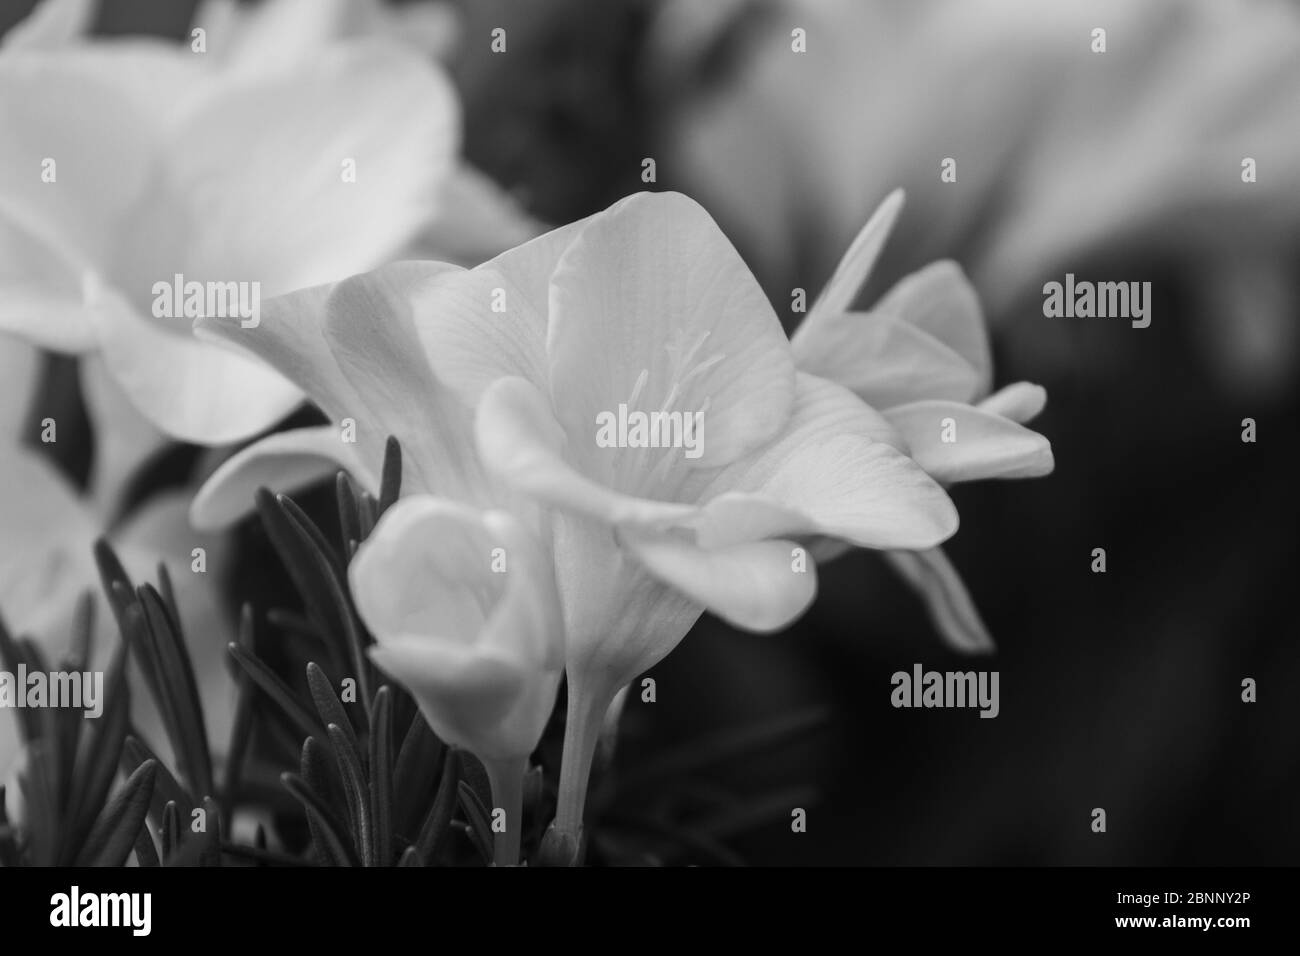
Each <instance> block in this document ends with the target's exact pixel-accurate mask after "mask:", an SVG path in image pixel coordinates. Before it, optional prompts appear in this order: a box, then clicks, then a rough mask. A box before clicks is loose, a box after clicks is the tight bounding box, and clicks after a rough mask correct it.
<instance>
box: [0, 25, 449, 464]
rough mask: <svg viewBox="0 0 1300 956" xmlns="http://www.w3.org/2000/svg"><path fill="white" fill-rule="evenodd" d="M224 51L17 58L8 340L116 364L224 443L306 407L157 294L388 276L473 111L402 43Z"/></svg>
mask: <svg viewBox="0 0 1300 956" xmlns="http://www.w3.org/2000/svg"><path fill="white" fill-rule="evenodd" d="M21 39H22V37H21V36H20V40H21ZM205 56H206V54H200V53H195V52H192V50H191V48H190V47H189V46H182V45H176V44H171V43H165V42H161V41H153V40H146V39H141V38H132V39H102V40H87V41H68V42H65V43H61V44H58V43H55V44H44V45H42V44H40V43H34V42H32V41H31V40H30V38H29V39H28V40H27V41H25V42H18V43H11V44H7V45H6V46H5V48H4V49H3V50H0V127H2V128H3V129H4V131H5V135H4V137H3V139H2V140H0V250H2V251H3V252H4V253H5V255H4V256H3V257H0V333H3V332H10V333H17V334H19V335H22V336H24V337H26V338H28V339H30V340H31V341H33V342H35V343H36V344H38V345H41V346H43V347H45V348H51V349H55V350H59V351H64V352H76V353H85V352H90V351H98V352H100V353H102V355H103V357H104V359H105V361H106V363H107V366H108V368H109V370H110V372H111V373H112V375H113V377H114V378H115V379H116V380H117V382H118V383H119V384H120V386H121V387H122V388H123V389H124V390H125V391H126V393H127V395H128V396H129V397H130V399H131V401H132V403H133V404H134V405H135V407H136V408H138V409H139V411H140V412H141V413H143V414H144V415H145V416H146V417H148V418H149V419H150V420H151V421H152V422H154V423H155V424H156V425H157V426H158V427H160V428H162V429H163V430H165V431H166V432H168V433H169V434H171V435H174V436H176V437H179V438H182V439H186V440H190V441H196V442H201V443H206V444H222V443H228V442H232V441H236V440H239V439H242V438H246V437H248V436H250V435H252V434H255V433H256V432H258V431H261V430H263V429H265V428H266V427H268V426H269V425H272V424H274V423H275V422H276V421H277V420H279V419H280V418H282V417H283V416H284V415H285V414H286V413H287V412H288V411H289V410H290V409H292V408H293V407H294V406H295V405H296V404H297V403H298V402H299V401H300V400H301V393H300V392H299V390H298V389H297V388H296V387H295V386H294V385H292V384H291V383H289V382H288V381H286V380H285V379H284V378H283V377H282V376H280V375H278V374H277V373H275V372H273V371H271V370H269V369H267V368H266V367H265V366H264V365H263V364H262V363H259V362H256V361H253V360H250V359H249V358H248V357H247V356H244V355H240V354H237V353H235V352H232V351H231V350H229V349H224V348H221V347H214V346H212V345H210V344H208V343H204V342H200V341H198V340H197V339H195V338H194V337H193V336H192V335H191V333H190V324H191V318H187V317H185V316H177V317H169V318H160V317H156V315H155V312H154V306H155V305H156V302H157V292H156V290H155V288H154V287H155V283H159V282H162V283H168V284H170V283H171V282H172V281H173V277H174V276H175V275H177V274H179V275H182V276H183V277H184V280H185V281H186V282H199V283H204V284H206V283H209V282H212V283H216V282H220V283H228V282H241V283H244V282H246V283H249V284H250V286H249V287H250V288H251V287H252V286H251V284H252V283H257V284H258V287H259V290H260V296H261V297H262V298H263V299H265V298H267V297H270V296H274V295H277V294H280V293H283V292H287V291H290V290H292V289H296V288H301V287H304V286H311V285H314V284H317V283H321V282H325V281H330V280H333V279H337V278H338V277H340V276H345V275H348V274H349V273H351V272H354V271H356V270H358V269H362V268H367V267H369V266H373V265H375V264H377V263H379V262H382V261H384V260H385V259H387V258H389V257H391V256H393V255H394V254H396V253H398V252H399V251H400V250H401V249H403V248H404V247H405V246H406V244H407V243H409V242H410V241H411V240H412V239H413V238H414V237H415V236H416V235H417V234H418V233H419V232H420V231H421V230H422V229H423V228H424V227H425V226H426V225H427V223H428V222H429V221H430V219H431V218H432V217H433V216H434V215H435V214H436V213H437V211H438V204H439V199H440V187H441V185H442V183H443V182H444V181H445V180H446V179H447V178H448V177H449V176H450V175H452V173H453V171H454V169H455V157H456V153H457V150H458V146H459V115H458V108H457V103H456V99H455V96H454V93H453V91H452V89H451V87H450V84H449V83H448V82H447V80H446V79H445V78H444V77H443V75H442V73H441V71H440V70H439V69H438V68H437V67H435V66H434V65H433V64H432V63H431V62H430V61H428V60H427V58H425V57H423V56H421V55H420V54H418V53H416V52H414V51H413V50H411V49H409V48H408V47H406V46H404V45H401V44H395V43H391V42H389V43H385V42H382V41H378V40H373V39H368V40H361V41H339V42H331V43H326V44H323V45H321V46H320V47H319V48H318V49H316V50H315V51H314V53H313V55H312V56H310V57H309V58H306V59H304V60H301V61H291V62H289V63H286V64H284V65H277V64H276V63H275V62H273V61H272V62H260V63H258V64H257V65H256V66H248V67H243V66H238V65H231V66H223V65H222V64H221V63H220V58H219V57H218V58H216V59H214V60H212V61H209V60H207V59H205ZM351 170H355V177H351V176H350V171H351ZM352 179H354V180H355V181H352Z"/></svg>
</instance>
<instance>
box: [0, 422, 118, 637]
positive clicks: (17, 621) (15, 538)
mask: <svg viewBox="0 0 1300 956" xmlns="http://www.w3.org/2000/svg"><path fill="white" fill-rule="evenodd" d="M0 529H3V531H2V533H0V614H3V615H4V619H5V622H6V623H7V624H8V626H9V629H10V631H11V632H13V633H14V634H16V635H30V636H31V637H33V638H34V639H35V640H36V641H37V642H38V643H40V644H42V645H43V646H44V648H45V650H46V651H47V652H49V653H50V654H51V656H55V655H57V654H59V653H62V652H63V650H64V649H65V648H66V647H67V643H68V638H69V634H70V633H71V632H70V625H71V622H72V611H73V606H74V604H75V602H76V600H77V598H78V597H79V596H80V595H81V593H82V592H83V591H84V590H86V589H93V588H94V587H95V584H94V582H95V580H96V575H95V565H94V560H93V558H92V556H91V546H92V544H93V543H94V540H95V537H96V535H97V534H98V530H99V525H98V522H97V521H96V519H95V516H94V515H93V514H92V513H91V512H90V510H89V509H88V508H87V507H86V506H85V505H84V504H83V503H82V501H81V500H80V499H79V498H78V496H77V494H76V491H75V490H74V489H73V487H72V485H71V484H70V483H69V482H68V480H67V479H66V478H65V477H64V476H63V474H62V473H61V472H60V471H59V470H58V469H57V468H56V467H55V466H54V465H53V464H52V463H51V462H49V461H48V460H47V459H46V458H45V457H44V456H43V455H41V454H39V453H37V452H35V451H33V450H30V449H27V448H23V447H10V448H6V449H5V450H4V453H3V454H0Z"/></svg>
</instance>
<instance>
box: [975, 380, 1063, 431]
mask: <svg viewBox="0 0 1300 956" xmlns="http://www.w3.org/2000/svg"><path fill="white" fill-rule="evenodd" d="M1046 405H1047V389H1045V388H1043V386H1041V385H1035V384H1033V383H1032V382H1015V383H1014V384H1011V385H1008V386H1006V387H1005V388H1000V389H998V390H997V391H996V392H994V393H993V394H992V395H990V396H989V397H988V398H986V399H984V401H982V402H980V403H979V405H978V406H976V407H977V408H979V409H980V410H982V411H986V412H988V413H989V414H990V415H1001V416H1002V417H1003V418H1009V419H1011V420H1012V421H1013V422H1018V423H1019V424H1021V425H1024V424H1026V423H1028V422H1031V421H1033V420H1034V419H1035V418H1037V417H1038V415H1039V413H1040V412H1042V410H1043V408H1044V407H1045V406H1046Z"/></svg>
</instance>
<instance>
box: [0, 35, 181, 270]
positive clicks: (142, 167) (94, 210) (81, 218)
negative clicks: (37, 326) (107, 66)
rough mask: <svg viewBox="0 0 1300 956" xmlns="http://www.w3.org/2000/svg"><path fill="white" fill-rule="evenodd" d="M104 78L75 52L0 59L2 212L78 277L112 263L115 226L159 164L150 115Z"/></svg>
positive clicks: (116, 236)
mask: <svg viewBox="0 0 1300 956" xmlns="http://www.w3.org/2000/svg"><path fill="white" fill-rule="evenodd" d="M100 59H102V58H100ZM100 59H97V60H96V61H95V62H96V64H97V63H99V62H100ZM100 72H101V71H100V70H99V69H97V68H95V67H94V66H92V65H90V64H88V63H83V62H82V61H81V59H80V58H79V56H78V51H77V50H75V49H74V50H70V51H68V52H58V53H43V52H42V53H36V52H26V51H21V50H20V51H8V50H6V51H5V55H4V56H3V57H0V129H3V130H4V136H3V137H2V138H0V214H2V215H4V216H5V217H6V218H7V219H8V221H9V222H10V223H11V224H14V225H17V226H18V227H19V228H21V229H23V230H25V231H26V232H27V233H28V234H29V235H31V236H33V237H35V238H36V239H37V241H39V242H41V243H42V244H45V245H46V246H48V247H49V248H53V249H58V250H59V251H60V253H62V254H63V255H64V256H65V257H66V259H67V261H68V262H69V263H71V264H72V265H73V274H74V275H76V276H77V277H78V278H79V277H80V274H81V272H82V271H83V270H84V269H88V268H96V269H101V270H103V269H106V268H107V266H108V264H109V262H110V261H111V260H112V259H113V257H114V255H115V254H116V252H117V249H118V247H119V245H120V244H121V243H122V241H123V237H122V236H121V235H120V233H119V230H118V229H117V228H116V227H117V226H118V224H119V221H120V220H121V219H122V217H123V216H124V215H125V214H126V212H127V211H128V210H129V209H130V208H131V207H132V206H133V204H134V203H135V202H136V200H137V199H138V198H139V197H140V196H142V195H143V194H144V191H145V190H146V188H147V187H148V186H149V183H150V180H151V178H152V177H153V176H154V173H153V168H154V160H155V158H156V157H155V154H154V146H155V144H156V142H157V139H158V137H157V132H156V130H155V127H154V125H153V123H152V122H151V121H150V119H149V117H148V115H147V114H146V113H145V111H144V110H142V109H141V108H140V106H139V104H136V103H135V102H133V101H132V99H131V97H130V96H128V95H126V94H125V93H124V92H123V91H122V90H121V89H120V88H118V87H116V86H114V85H112V84H108V83H101V82H98V80H99V74H100ZM51 164H52V165H51ZM51 177H53V178H51ZM6 244H7V243H6Z"/></svg>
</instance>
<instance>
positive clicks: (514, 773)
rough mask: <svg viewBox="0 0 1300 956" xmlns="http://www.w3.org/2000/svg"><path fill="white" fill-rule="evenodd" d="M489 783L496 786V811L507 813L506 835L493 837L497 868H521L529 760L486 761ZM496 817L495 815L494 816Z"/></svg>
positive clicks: (494, 862) (493, 860)
mask: <svg viewBox="0 0 1300 956" xmlns="http://www.w3.org/2000/svg"><path fill="white" fill-rule="evenodd" d="M483 768H484V769H485V770H486V771H487V775H488V783H489V784H491V785H492V801H493V803H494V804H495V806H494V807H493V809H494V810H504V811H505V812H506V832H505V833H493V834H492V863H493V865H494V866H518V865H519V838H520V834H521V833H522V831H523V828H524V773H525V772H526V771H527V770H528V757H527V756H524V757H510V758H507V759H505V760H484V761H483ZM494 815H495V814H494Z"/></svg>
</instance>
